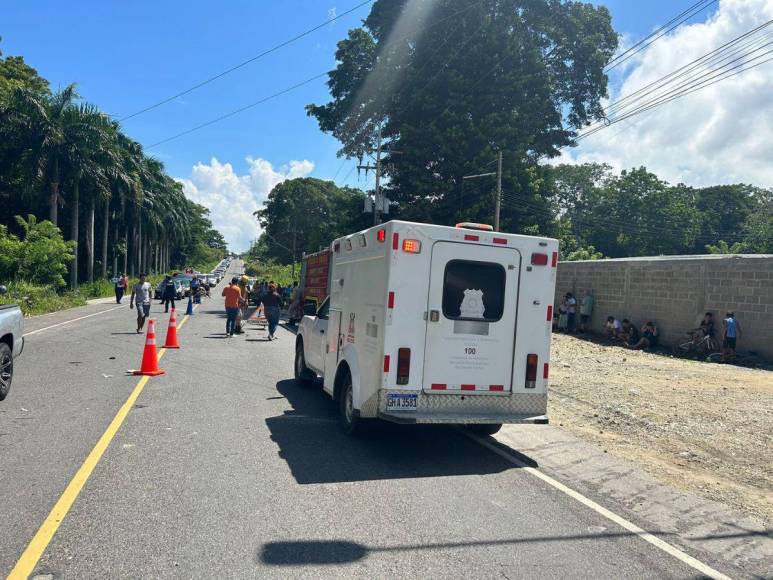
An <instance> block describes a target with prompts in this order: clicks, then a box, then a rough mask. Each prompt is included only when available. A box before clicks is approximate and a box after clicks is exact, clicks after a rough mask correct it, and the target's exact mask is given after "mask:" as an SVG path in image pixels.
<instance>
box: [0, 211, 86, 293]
mask: <svg viewBox="0 0 773 580" xmlns="http://www.w3.org/2000/svg"><path fill="white" fill-rule="evenodd" d="M16 222H17V224H18V225H19V227H20V228H21V230H22V232H23V235H22V238H21V239H19V238H17V237H16V236H14V235H12V234H9V233H8V228H7V227H6V226H4V225H0V278H1V279H5V280H15V279H21V280H27V281H29V282H32V283H35V284H45V285H50V286H52V287H53V288H61V287H62V286H64V285H65V282H64V274H65V273H67V264H68V263H69V261H70V260H72V257H73V255H72V251H73V248H74V246H75V244H74V243H72V242H65V241H64V240H63V239H62V234H61V232H60V231H59V228H57V227H56V226H54V224H52V223H51V222H49V221H42V222H38V221H37V218H35V216H34V215H30V216H28V218H27V219H26V220H25V219H24V218H22V217H21V216H16Z"/></svg>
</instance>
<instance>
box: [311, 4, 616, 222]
mask: <svg viewBox="0 0 773 580" xmlns="http://www.w3.org/2000/svg"><path fill="white" fill-rule="evenodd" d="M616 48H617V35H616V34H615V33H614V31H613V29H612V25H611V17H610V14H609V12H608V11H607V9H606V8H603V7H596V6H593V5H591V4H590V3H580V2H558V1H554V0H534V1H531V2H528V3H523V2H520V1H516V0H503V1H498V2H474V3H473V2H469V0H435V1H432V2H430V1H418V2H408V0H377V1H376V2H375V3H374V4H373V7H372V10H371V12H370V15H369V16H368V17H367V19H366V20H365V22H364V27H362V28H356V29H354V30H351V31H349V34H348V36H347V38H346V39H344V40H342V41H341V42H339V44H338V51H337V52H336V60H337V61H338V66H337V67H336V69H335V70H333V71H332V72H331V73H330V76H329V82H328V86H329V87H330V93H331V97H332V100H331V101H330V102H329V103H327V104H324V105H310V106H309V107H308V108H307V111H308V113H309V115H311V116H313V117H315V118H316V119H317V121H318V122H319V126H320V128H321V129H322V130H323V131H325V132H328V133H331V134H332V135H333V136H334V137H336V138H337V139H338V140H339V141H341V143H342V149H341V151H340V154H341V155H345V156H347V157H357V158H359V159H362V158H363V157H364V156H365V155H367V154H368V153H370V152H371V151H372V150H373V149H374V147H375V142H374V139H375V134H376V128H377V127H379V126H383V134H384V137H385V139H386V141H387V143H388V149H395V150H398V151H399V152H400V153H399V154H398V155H390V154H388V153H387V156H386V160H385V167H386V173H387V174H388V177H389V182H388V189H389V197H391V198H392V199H393V200H395V201H396V202H397V203H398V204H399V205H398V207H399V211H400V215H401V217H404V218H406V219H418V220H421V221H428V222H433V223H442V224H452V223H454V222H455V221H459V220H460V219H463V220H472V221H485V222H490V221H491V216H492V214H493V209H492V208H493V204H494V194H493V191H494V187H495V183H494V180H493V179H491V181H490V182H489V183H486V182H485V181H480V180H479V181H477V182H475V183H474V184H473V183H470V182H466V181H464V180H463V179H462V178H463V177H464V176H465V175H470V174H477V173H480V172H481V171H480V170H481V168H483V167H487V166H488V167H490V162H491V161H492V160H493V159H495V157H496V154H497V151H499V150H502V151H503V152H504V175H503V186H504V191H505V192H506V193H507V194H508V196H507V200H506V203H505V204H504V206H503V219H502V223H503V224H504V227H503V228H502V229H505V230H509V231H519V232H520V231H522V230H523V227H525V226H533V225H537V226H539V227H540V229H541V230H542V231H543V232H545V231H549V229H550V227H551V224H550V222H551V220H550V219H549V215H548V213H549V212H548V211H547V210H549V207H548V203H547V200H546V199H545V196H546V191H545V190H544V188H543V186H544V179H543V178H544V175H543V173H544V172H543V171H542V170H541V169H539V168H536V167H535V163H534V162H535V159H537V158H538V157H540V156H542V155H546V156H549V157H552V156H555V155H557V154H558V148H560V147H563V146H565V145H568V144H570V143H571V142H572V139H573V138H574V136H575V135H576V132H577V130H578V129H579V128H581V127H583V126H584V125H586V124H587V123H588V122H590V121H593V120H595V119H597V118H599V117H600V116H601V115H602V113H603V111H602V107H601V99H602V98H603V97H605V96H606V93H607V89H606V86H607V78H606V75H605V74H604V72H603V69H604V66H605V64H606V63H607V62H609V59H610V58H611V56H612V54H613V53H614V51H615V50H616Z"/></svg>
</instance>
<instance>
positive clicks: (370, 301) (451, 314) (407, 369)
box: [295, 221, 558, 434]
mask: <svg viewBox="0 0 773 580" xmlns="http://www.w3.org/2000/svg"><path fill="white" fill-rule="evenodd" d="M331 250H332V253H331V254H330V257H329V275H328V276H327V279H328V282H327V288H326V293H327V294H328V296H327V297H326V298H325V299H324V301H323V302H322V303H321V304H320V305H319V307H318V308H317V309H316V311H314V306H313V303H311V302H310V303H307V304H306V307H305V311H306V314H307V315H306V316H304V318H303V320H302V321H301V324H300V326H299V329H298V335H297V337H296V350H295V353H296V354H295V378H296V380H297V381H298V382H299V383H304V382H308V381H310V380H312V379H314V378H316V376H317V375H319V376H321V377H322V379H323V388H324V390H325V392H327V393H328V394H329V395H330V396H331V397H333V399H334V400H335V401H336V403H337V404H338V408H339V411H340V421H341V425H342V427H343V430H344V432H345V433H347V434H353V433H355V432H356V431H357V430H358V429H359V427H360V426H361V420H362V419H369V418H381V419H385V420H387V421H392V422H396V423H455V424H462V425H466V426H468V427H469V428H470V429H471V430H472V431H475V432H477V433H481V434H493V433H496V432H497V431H498V430H499V429H500V428H501V427H502V424H503V423H547V416H546V412H547V385H548V363H549V360H550V321H551V319H552V310H553V294H554V290H555V284H556V265H557V261H558V242H557V241H556V240H553V239H550V238H541V237H529V236H520V235H513V234H503V233H499V232H493V231H491V227H490V226H484V225H480V224H459V226H457V227H456V228H452V227H445V226H435V225H427V224H418V223H408V222H399V221H392V222H389V223H387V224H384V225H381V226H378V227H374V228H371V229H369V230H365V231H362V232H358V233H356V234H352V235H350V236H347V237H344V238H340V239H338V240H336V241H335V242H334V243H333V244H332V248H331ZM319 275H320V276H321V275H322V274H321V273H320V274H319ZM307 276H308V274H307ZM306 291H307V292H308V288H307V289H306Z"/></svg>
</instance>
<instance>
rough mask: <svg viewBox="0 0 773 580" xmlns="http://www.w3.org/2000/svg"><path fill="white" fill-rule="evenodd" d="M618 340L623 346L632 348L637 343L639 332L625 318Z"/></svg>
mask: <svg viewBox="0 0 773 580" xmlns="http://www.w3.org/2000/svg"><path fill="white" fill-rule="evenodd" d="M618 338H619V339H620V340H622V341H623V342H624V343H625V344H627V345H630V346H633V345H634V344H636V343H637V342H639V330H638V329H637V328H636V327H635V326H634V325H633V323H632V322H631V321H630V320H628V319H627V318H623V323H622V324H621V329H620V334H619V335H618Z"/></svg>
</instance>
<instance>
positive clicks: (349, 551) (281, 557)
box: [258, 532, 673, 566]
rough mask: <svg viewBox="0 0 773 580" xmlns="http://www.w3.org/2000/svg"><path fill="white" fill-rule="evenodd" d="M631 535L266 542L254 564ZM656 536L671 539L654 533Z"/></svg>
mask: <svg viewBox="0 0 773 580" xmlns="http://www.w3.org/2000/svg"><path fill="white" fill-rule="evenodd" d="M635 535H636V534H634V533H633V532H600V533H597V534H593V533H589V534H576V535H561V536H539V537H532V538H506V539H501V540H481V541H469V542H441V543H435V544H408V545H394V546H365V545H363V544H359V543H357V542H349V541H345V540H329V541H328V540H307V541H295V542H268V543H266V544H263V547H262V548H261V549H260V552H259V553H258V562H260V563H263V564H268V565H269V566H298V565H322V566H325V565H336V564H348V563H351V562H357V561H359V560H363V559H365V558H366V557H367V556H369V555H370V554H374V553H378V552H382V553H383V552H386V553H388V552H410V551H417V550H453V549H458V548H488V547H494V546H515V545H518V544H536V543H546V542H578V541H585V540H589V541H598V540H606V539H614V538H623V537H632V536H635ZM658 535H659V536H662V537H664V536H669V535H673V534H670V533H658Z"/></svg>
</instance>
